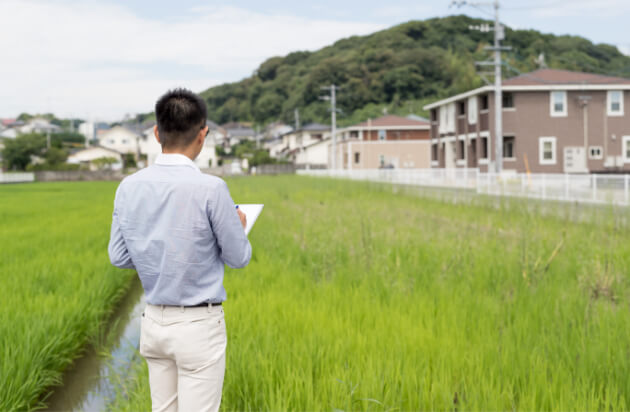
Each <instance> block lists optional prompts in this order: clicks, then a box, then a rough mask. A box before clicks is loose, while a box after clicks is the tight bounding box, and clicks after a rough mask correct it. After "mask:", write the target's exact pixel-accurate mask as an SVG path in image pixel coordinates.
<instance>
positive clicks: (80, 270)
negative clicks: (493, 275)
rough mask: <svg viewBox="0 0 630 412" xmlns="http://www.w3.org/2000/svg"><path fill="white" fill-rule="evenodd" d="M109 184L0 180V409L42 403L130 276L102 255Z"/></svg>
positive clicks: (92, 338) (93, 339) (99, 327)
mask: <svg viewBox="0 0 630 412" xmlns="http://www.w3.org/2000/svg"><path fill="white" fill-rule="evenodd" d="M115 189H116V183H113V182H92V183H83V182H82V183H33V184H20V185H2V186H0V296H2V299H1V301H2V305H0V410H2V411H14V410H31V409H35V408H38V407H43V406H44V405H45V398H46V394H47V392H49V391H50V389H51V386H52V385H55V384H60V383H61V382H60V379H61V376H62V372H63V371H64V369H66V368H67V367H68V365H69V364H70V363H71V362H72V361H73V359H75V358H77V357H78V356H80V354H81V353H82V351H83V350H84V349H86V347H87V346H88V345H89V344H90V343H97V341H98V339H99V338H98V337H99V336H102V335H103V334H104V332H103V329H104V328H107V319H108V315H109V314H110V313H111V312H112V310H113V309H114V308H115V307H116V305H117V303H118V301H119V300H120V298H121V297H122V296H123V295H124V294H125V292H126V291H127V289H128V287H129V285H130V280H131V279H132V276H135V273H134V272H133V271H122V270H118V269H116V268H113V267H112V266H111V265H110V263H109V260H108V257H107V242H108V240H109V225H110V223H111V212H112V206H113V195H114V191H115Z"/></svg>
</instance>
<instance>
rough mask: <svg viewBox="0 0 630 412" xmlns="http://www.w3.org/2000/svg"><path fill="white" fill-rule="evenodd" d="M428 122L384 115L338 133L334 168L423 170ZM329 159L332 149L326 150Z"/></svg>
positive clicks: (427, 149) (427, 158)
mask: <svg viewBox="0 0 630 412" xmlns="http://www.w3.org/2000/svg"><path fill="white" fill-rule="evenodd" d="M429 129H430V124H429V122H428V121H424V120H418V119H413V118H409V117H401V116H394V115H387V116H383V117H380V118H378V119H369V120H367V121H365V122H363V123H359V124H356V125H353V126H350V127H347V128H344V129H341V130H340V131H339V141H338V144H337V167H339V168H342V169H348V170H353V169H378V168H394V169H426V168H429V167H430V161H431V154H430V149H431V144H430V140H429ZM329 150H330V151H331V152H330V155H329V158H330V159H332V146H329Z"/></svg>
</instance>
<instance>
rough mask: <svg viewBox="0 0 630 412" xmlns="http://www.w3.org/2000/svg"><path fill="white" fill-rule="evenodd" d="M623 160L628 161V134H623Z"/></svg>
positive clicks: (629, 160) (629, 161) (629, 147)
mask: <svg viewBox="0 0 630 412" xmlns="http://www.w3.org/2000/svg"><path fill="white" fill-rule="evenodd" d="M622 147H623V162H624V163H630V136H624V137H623V140H622Z"/></svg>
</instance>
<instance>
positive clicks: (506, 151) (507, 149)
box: [503, 136, 514, 159]
mask: <svg viewBox="0 0 630 412" xmlns="http://www.w3.org/2000/svg"><path fill="white" fill-rule="evenodd" d="M503 158H504V159H514V136H503Z"/></svg>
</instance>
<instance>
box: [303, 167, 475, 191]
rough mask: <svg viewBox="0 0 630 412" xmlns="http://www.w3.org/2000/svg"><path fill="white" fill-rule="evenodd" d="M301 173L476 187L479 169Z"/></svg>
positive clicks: (424, 184)
mask: <svg viewBox="0 0 630 412" xmlns="http://www.w3.org/2000/svg"><path fill="white" fill-rule="evenodd" d="M296 173H297V174H299V175H309V176H319V177H336V178H342V179H351V180H368V181H371V182H380V183H395V184H404V185H415V186H434V187H456V188H468V189H475V188H476V187H477V180H478V178H477V175H478V174H479V172H478V171H477V169H360V170H344V169H337V170H332V169H312V170H297V171H296Z"/></svg>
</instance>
